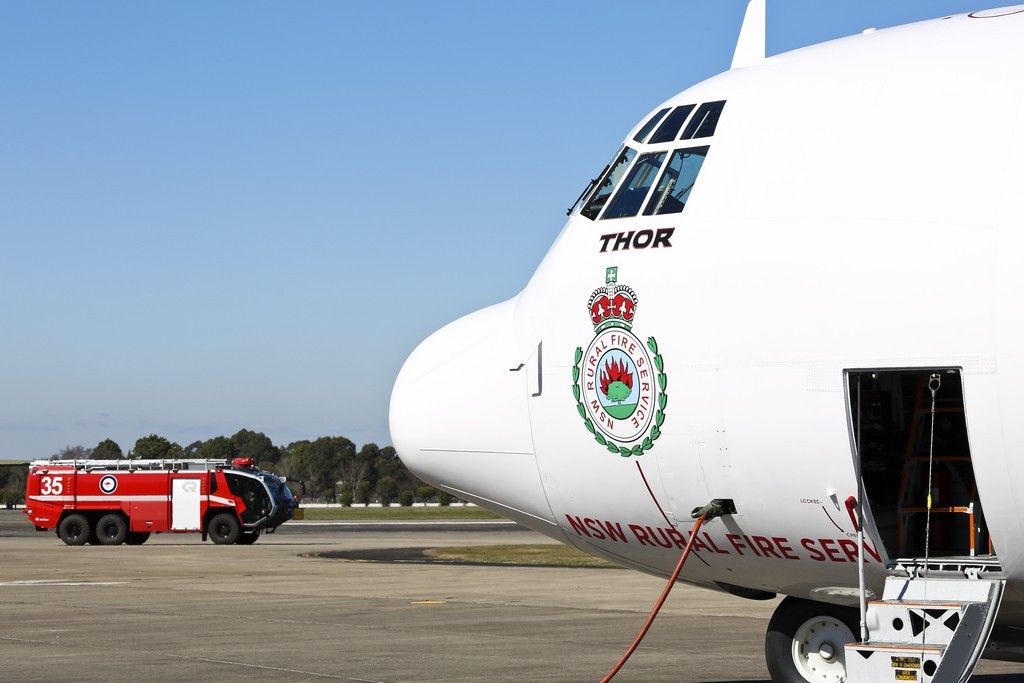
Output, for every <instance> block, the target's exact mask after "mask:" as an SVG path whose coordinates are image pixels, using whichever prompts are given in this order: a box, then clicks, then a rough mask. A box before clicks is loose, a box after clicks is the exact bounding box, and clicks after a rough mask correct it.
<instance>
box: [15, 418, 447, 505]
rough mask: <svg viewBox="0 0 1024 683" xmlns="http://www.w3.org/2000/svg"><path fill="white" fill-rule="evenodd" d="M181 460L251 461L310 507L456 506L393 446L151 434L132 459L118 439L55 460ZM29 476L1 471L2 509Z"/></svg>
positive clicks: (335, 439) (333, 439)
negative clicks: (186, 439)
mask: <svg viewBox="0 0 1024 683" xmlns="http://www.w3.org/2000/svg"><path fill="white" fill-rule="evenodd" d="M180 458H189V459H193V458H198V459H202V460H231V459H232V458H251V459H252V460H253V462H255V463H256V466H257V467H259V468H260V469H262V470H267V471H268V472H273V473H274V474H279V475H282V476H284V477H287V479H288V485H289V488H291V490H292V493H294V494H295V496H297V497H299V498H300V499H301V500H302V501H306V502H312V501H324V502H340V503H341V504H342V505H352V504H353V503H360V504H364V505H365V504H370V503H381V504H383V505H390V504H391V503H395V502H397V503H400V504H402V505H412V504H413V503H414V502H439V503H441V504H442V505H446V504H448V503H449V502H451V501H452V500H453V499H452V497H451V496H449V495H448V494H447V493H445V492H443V491H438V490H436V489H434V488H433V487H432V486H428V485H426V484H424V483H423V482H422V481H421V480H419V479H417V478H416V477H414V476H413V475H412V473H410V472H409V470H408V469H406V467H405V465H403V464H402V461H401V460H399V459H398V454H397V453H396V452H395V449H394V448H392V447H391V446H385V447H383V448H381V447H379V446H377V444H374V443H368V444H364V445H363V446H362V447H361V448H359V449H357V448H356V445H355V444H354V443H352V441H350V440H349V439H346V438H345V437H343V436H322V437H320V438H318V439H316V440H313V441H310V440H308V439H304V440H302V441H295V442H293V443H290V444H288V445H287V446H284V447H279V446H275V445H274V444H273V443H272V442H271V440H270V439H269V438H268V437H267V436H266V435H265V434H263V433H262V432H253V431H250V430H248V429H242V430H239V431H238V432H237V433H235V434H234V435H232V436H215V437H213V438H212V439H208V440H206V441H194V442H193V443H190V444H189V445H187V446H181V445H179V444H177V443H174V442H173V441H170V440H168V439H167V438H165V437H162V436H159V435H157V434H150V435H149V436H144V437H142V438H140V439H138V440H137V441H136V442H135V446H134V448H132V449H131V450H129V451H128V452H127V453H125V452H124V451H123V450H122V448H121V446H120V445H119V444H118V443H117V442H116V441H114V440H113V439H104V440H103V441H101V442H99V443H98V444H97V445H96V446H95V447H94V448H86V447H85V446H68V447H66V448H62V449H61V450H60V451H58V452H57V453H55V454H54V455H52V456H50V459H51V460H64V459H76V460H90V459H91V460H122V459H135V460H150V459H153V460H173V459H180ZM5 470H10V472H6V471H5ZM24 471H25V469H24V468H20V469H18V468H8V467H4V468H0V496H3V498H4V499H3V500H0V503H8V502H21V501H23V499H24V494H25V479H24ZM19 474H20V477H19V476H18V475H19ZM5 475H6V476H5ZM12 477H13V479H12ZM11 497H16V499H15V500H12V498H11Z"/></svg>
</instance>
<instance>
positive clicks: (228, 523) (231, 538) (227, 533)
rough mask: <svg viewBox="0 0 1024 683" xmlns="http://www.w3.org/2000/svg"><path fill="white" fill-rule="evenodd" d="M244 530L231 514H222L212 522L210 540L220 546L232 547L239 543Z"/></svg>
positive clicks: (216, 516)
mask: <svg viewBox="0 0 1024 683" xmlns="http://www.w3.org/2000/svg"><path fill="white" fill-rule="evenodd" d="M241 532H242V528H241V527H240V526H239V525H238V519H237V518H236V517H235V516H234V515H233V514H231V513H230V512H222V513H220V514H219V515H215V516H214V517H213V519H211V520H210V531H209V533H210V539H211V540H212V541H213V542H214V543H216V544H218V545H231V544H232V543H235V542H236V541H238V536H239V535H240V534H241Z"/></svg>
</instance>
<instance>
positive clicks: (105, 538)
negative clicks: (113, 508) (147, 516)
mask: <svg viewBox="0 0 1024 683" xmlns="http://www.w3.org/2000/svg"><path fill="white" fill-rule="evenodd" d="M127 536H128V520H127V519H125V517H124V515H122V514H119V513H117V512H111V513H110V514H109V515H103V516H102V517H100V521H98V522H96V538H98V539H99V542H100V543H101V544H103V545H121V544H122V543H124V540H125V538H126V537H127Z"/></svg>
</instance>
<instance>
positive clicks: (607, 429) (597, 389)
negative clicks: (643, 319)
mask: <svg viewBox="0 0 1024 683" xmlns="http://www.w3.org/2000/svg"><path fill="white" fill-rule="evenodd" d="M618 270H619V269H618V268H608V270H607V271H606V272H605V286H604V287H598V288H597V289H595V290H594V292H593V294H591V295H590V300H589V301H588V303H587V308H588V309H589V313H590V321H591V323H593V325H594V338H593V340H591V341H590V343H589V344H588V345H587V347H586V349H584V348H583V347H582V346H579V347H576V361H575V363H574V365H573V370H572V379H573V387H572V391H573V396H574V397H575V398H576V410H577V411H578V412H579V414H580V417H581V418H583V424H584V426H585V427H586V428H587V431H589V432H590V433H591V434H593V436H594V440H595V441H597V443H599V444H600V445H602V446H604V447H605V448H606V449H608V451H610V452H612V453H616V454H618V455H621V456H622V457H624V458H628V457H630V456H633V455H643V454H644V452H645V451H648V450H650V449H651V448H653V447H654V442H655V441H657V440H658V437H660V436H661V425H662V423H664V421H665V407H666V406H667V405H668V394H667V393H665V389H666V387H667V385H668V377H667V376H666V375H665V363H664V360H662V357H661V354H660V353H658V342H657V341H656V340H655V339H654V337H648V338H647V343H646V344H644V343H643V342H642V341H640V339H639V338H638V337H637V336H636V335H635V334H634V333H633V323H634V320H635V318H636V309H637V302H638V299H637V296H636V293H635V292H634V291H633V290H632V289H631V288H629V287H626V286H625V285H620V284H618Z"/></svg>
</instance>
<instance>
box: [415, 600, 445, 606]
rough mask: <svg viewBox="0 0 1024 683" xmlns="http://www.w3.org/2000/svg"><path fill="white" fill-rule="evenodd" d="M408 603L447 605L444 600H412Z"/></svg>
mask: <svg viewBox="0 0 1024 683" xmlns="http://www.w3.org/2000/svg"><path fill="white" fill-rule="evenodd" d="M409 604H410V605H447V604H448V603H446V602H445V601H444V600H413V601H412V602H410V603H409Z"/></svg>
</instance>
